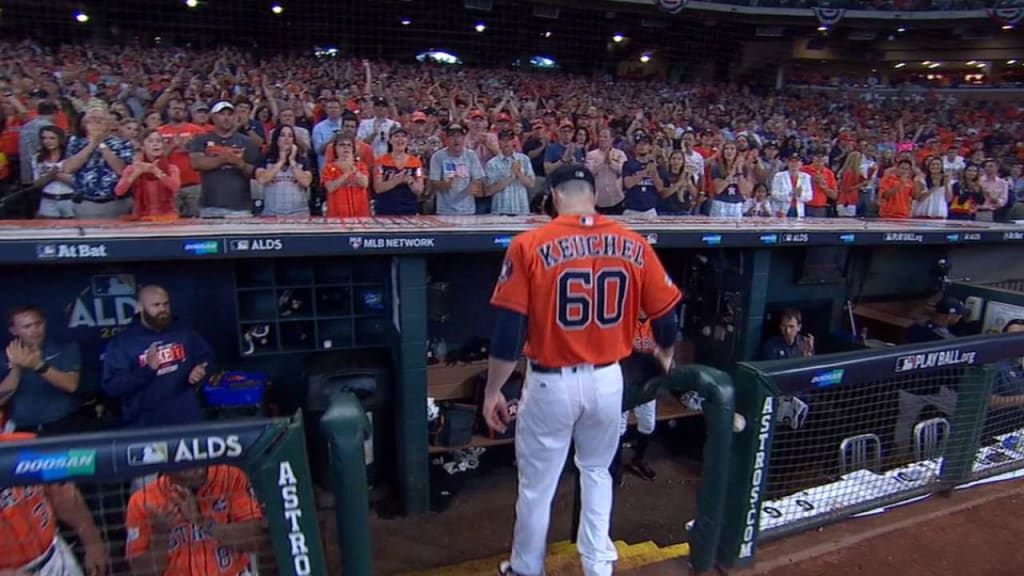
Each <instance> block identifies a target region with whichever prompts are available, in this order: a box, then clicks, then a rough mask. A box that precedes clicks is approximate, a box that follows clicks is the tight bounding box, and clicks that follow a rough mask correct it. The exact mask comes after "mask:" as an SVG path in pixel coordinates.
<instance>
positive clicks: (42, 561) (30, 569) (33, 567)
mask: <svg viewBox="0 0 1024 576" xmlns="http://www.w3.org/2000/svg"><path fill="white" fill-rule="evenodd" d="M56 552H57V542H56V541H54V542H52V543H51V544H50V547H49V548H47V549H46V552H43V555H42V556H40V557H38V558H36V559H35V560H33V561H31V562H29V563H28V564H26V565H24V566H22V567H21V568H20V569H19V570H18V573H19V574H20V573H26V574H35V573H36V572H38V571H39V570H41V569H42V568H43V566H46V564H47V562H49V561H50V560H51V559H52V558H53V555H54V554H55V553H56Z"/></svg>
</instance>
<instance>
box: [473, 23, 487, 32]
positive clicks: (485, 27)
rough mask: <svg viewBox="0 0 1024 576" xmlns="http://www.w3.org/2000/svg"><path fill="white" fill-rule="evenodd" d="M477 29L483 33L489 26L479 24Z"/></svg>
mask: <svg viewBox="0 0 1024 576" xmlns="http://www.w3.org/2000/svg"><path fill="white" fill-rule="evenodd" d="M475 29H476V31H477V32H483V31H484V30H487V25H486V24H484V23H483V22H477V23H476V27H475Z"/></svg>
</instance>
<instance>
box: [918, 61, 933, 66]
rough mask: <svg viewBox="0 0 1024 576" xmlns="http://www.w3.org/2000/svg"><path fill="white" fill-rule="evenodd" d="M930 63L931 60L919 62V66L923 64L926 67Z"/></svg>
mask: <svg viewBox="0 0 1024 576" xmlns="http://www.w3.org/2000/svg"><path fill="white" fill-rule="evenodd" d="M931 63H932V61H931V60H925V61H924V62H921V64H923V65H924V66H928V65H929V64H931Z"/></svg>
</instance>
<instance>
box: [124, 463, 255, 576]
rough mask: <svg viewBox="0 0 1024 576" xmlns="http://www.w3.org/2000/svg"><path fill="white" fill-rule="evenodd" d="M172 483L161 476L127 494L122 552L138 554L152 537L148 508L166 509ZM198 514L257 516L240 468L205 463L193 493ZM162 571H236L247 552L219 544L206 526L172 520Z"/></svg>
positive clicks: (218, 518)
mask: <svg viewBox="0 0 1024 576" xmlns="http://www.w3.org/2000/svg"><path fill="white" fill-rule="evenodd" d="M173 490H175V486H174V485H172V484H171V481H170V480H169V479H168V478H167V477H166V476H161V477H160V478H159V479H157V481H156V482H153V483H152V484H150V485H149V486H146V487H145V488H143V489H142V490H139V491H138V492H136V493H135V494H132V497H131V499H130V500H129V501H128V513H127V519H126V521H125V525H126V528H127V531H128V546H127V548H126V550H125V556H126V557H127V558H135V557H137V556H141V555H142V554H144V553H145V552H146V550H148V549H149V540H150V538H151V537H152V531H151V528H150V522H151V519H150V512H149V510H148V509H152V510H156V511H158V512H160V513H170V512H171V511H172V509H173V506H174V505H173V504H172V501H171V495H172V494H173V492H172V491H173ZM195 498H196V504H197V505H198V506H199V514H200V515H201V516H202V517H203V518H207V519H211V520H214V521H215V522H216V523H218V524H226V523H231V522H247V521H249V520H256V519H259V518H262V517H263V514H262V512H261V511H260V505H259V503H258V502H257V501H256V499H255V498H254V496H253V494H252V491H251V488H250V486H249V481H248V480H247V479H246V477H245V474H244V473H243V472H242V471H241V470H239V469H237V468H234V467H231V466H210V468H209V471H208V476H207V481H206V484H205V485H204V486H203V487H202V488H200V489H199V492H198V493H196V495H195ZM169 537H170V541H169V542H168V545H167V555H168V556H169V559H168V562H167V570H166V571H165V572H164V574H165V575H166V576H172V575H175V574H189V575H191V576H237V574H239V573H240V572H242V570H244V569H245V568H246V567H247V566H248V565H249V559H248V556H247V555H245V554H241V553H239V552H236V551H235V550H234V549H233V548H230V547H227V546H221V545H220V543H219V542H218V541H217V540H216V539H214V538H213V537H212V536H211V534H210V533H209V530H208V527H206V526H195V525H192V524H190V523H188V522H185V521H183V520H179V521H176V523H175V524H174V526H173V527H172V528H171V532H170V534H169Z"/></svg>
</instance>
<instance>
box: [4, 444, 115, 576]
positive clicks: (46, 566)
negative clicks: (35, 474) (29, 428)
mask: <svg viewBox="0 0 1024 576" xmlns="http://www.w3.org/2000/svg"><path fill="white" fill-rule="evenodd" d="M34 438H35V435H34V434H28V433H16V434H0V442H21V441H29V440H33V439H34ZM55 513H56V517H55ZM58 520H60V521H61V522H63V523H64V524H66V525H68V526H69V527H71V528H72V529H73V530H74V531H75V533H76V534H78V537H79V538H80V539H81V540H82V543H83V546H84V548H85V572H84V573H85V574H86V575H88V576H100V575H101V574H106V573H107V563H108V559H107V548H106V546H105V545H104V543H103V539H102V538H101V537H100V533H99V530H97V529H96V524H95V523H94V522H93V518H92V513H91V512H90V511H89V508H88V507H86V505H85V500H84V499H83V498H82V495H81V494H79V492H78V489H77V488H75V485H74V484H72V483H70V482H57V483H51V484H43V485H38V486H15V487H7V488H3V489H0V575H3V576H8V575H12V576H23V575H27V574H44V575H46V576H81V575H82V573H83V571H82V569H81V568H80V567H79V566H78V561H77V560H76V559H75V554H74V553H73V552H72V551H71V548H69V547H68V545H67V544H65V543H64V539H63V538H61V536H60V534H58V533H57V521H58Z"/></svg>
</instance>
